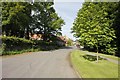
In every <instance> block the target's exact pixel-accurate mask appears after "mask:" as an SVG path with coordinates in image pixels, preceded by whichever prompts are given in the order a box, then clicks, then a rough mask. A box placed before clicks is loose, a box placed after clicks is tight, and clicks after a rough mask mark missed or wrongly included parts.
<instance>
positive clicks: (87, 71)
mask: <svg viewBox="0 0 120 80" xmlns="http://www.w3.org/2000/svg"><path fill="white" fill-rule="evenodd" d="M104 55H105V54H104ZM85 56H86V51H80V50H75V51H72V52H71V55H70V57H71V62H72V64H73V67H74V68H75V69H76V71H77V72H78V74H79V75H80V76H81V77H82V78H92V79H93V78H96V79H98V78H102V79H103V78H105V79H107V78H118V77H119V76H118V75H119V74H118V71H119V70H118V64H115V63H112V62H109V61H107V60H104V59H101V60H99V63H96V61H94V58H96V57H94V56H90V55H89V58H90V59H92V61H91V60H89V59H86V58H85ZM109 56H111V55H109ZM106 57H108V55H106ZM112 57H115V56H112ZM87 58H88V57H87ZM95 60H96V59H95ZM116 60H118V59H116ZM92 79H91V80H92ZM107 80H109V79H107Z"/></svg>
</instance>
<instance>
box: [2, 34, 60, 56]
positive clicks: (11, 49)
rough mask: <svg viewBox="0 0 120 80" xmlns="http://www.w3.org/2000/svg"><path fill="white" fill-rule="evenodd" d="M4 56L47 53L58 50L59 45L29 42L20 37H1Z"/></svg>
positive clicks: (35, 41) (36, 41)
mask: <svg viewBox="0 0 120 80" xmlns="http://www.w3.org/2000/svg"><path fill="white" fill-rule="evenodd" d="M1 39H2V51H1V52H2V55H13V54H20V53H24V52H32V51H40V50H42V51H47V50H54V49H58V48H59V47H61V46H59V45H57V43H55V42H45V41H41V40H39V41H38V40H33V41H32V40H27V39H24V38H18V37H8V36H7V37H1Z"/></svg>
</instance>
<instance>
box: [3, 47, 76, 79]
mask: <svg viewBox="0 0 120 80" xmlns="http://www.w3.org/2000/svg"><path fill="white" fill-rule="evenodd" d="M72 50H73V47H69V48H63V49H58V50H54V51H41V52H32V53H26V54H20V55H15V56H9V57H3V59H2V77H3V78H78V76H77V75H76V73H75V71H74V70H73V68H72V67H71V64H70V61H69V53H70V52H71V51H72Z"/></svg>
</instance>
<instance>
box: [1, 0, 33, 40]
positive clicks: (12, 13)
mask: <svg viewBox="0 0 120 80" xmlns="http://www.w3.org/2000/svg"><path fill="white" fill-rule="evenodd" d="M30 15H31V5H30V3H28V2H3V3H2V34H3V35H6V36H16V37H21V38H23V37H26V34H27V33H28V28H29V25H30V22H31V16H30Z"/></svg>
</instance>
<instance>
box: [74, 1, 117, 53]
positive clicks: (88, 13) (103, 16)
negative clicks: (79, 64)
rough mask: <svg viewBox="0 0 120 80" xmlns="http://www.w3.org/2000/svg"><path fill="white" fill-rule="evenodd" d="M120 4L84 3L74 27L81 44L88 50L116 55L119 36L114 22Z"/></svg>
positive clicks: (75, 34)
mask: <svg viewBox="0 0 120 80" xmlns="http://www.w3.org/2000/svg"><path fill="white" fill-rule="evenodd" d="M111 5H112V7H111ZM118 5H119V4H118V3H117V2H114V3H109V2H104V3H101V2H95V3H92V2H85V3H84V4H83V7H82V9H80V10H79V11H78V14H77V17H76V19H75V21H74V23H73V28H72V32H73V33H74V36H75V37H77V38H79V42H80V44H81V45H83V46H84V47H85V48H86V49H88V50H92V51H96V52H102V53H106V54H113V55H115V53H116V51H117V47H116V46H117V45H116V39H117V36H116V34H115V33H116V30H115V29H114V26H113V22H114V20H115V18H116V14H118V9H119V7H118ZM117 23H118V22H117Z"/></svg>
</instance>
